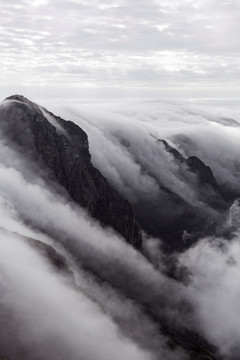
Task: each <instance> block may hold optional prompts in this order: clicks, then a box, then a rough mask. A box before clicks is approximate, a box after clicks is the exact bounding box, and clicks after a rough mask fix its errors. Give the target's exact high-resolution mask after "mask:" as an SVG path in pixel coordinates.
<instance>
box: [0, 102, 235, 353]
mask: <svg viewBox="0 0 240 360" xmlns="http://www.w3.org/2000/svg"><path fill="white" fill-rule="evenodd" d="M50 110H51V109H50ZM57 114H59V115H61V116H62V117H64V118H66V119H69V120H72V121H74V122H76V123H77V124H79V125H80V126H81V127H82V128H83V129H84V130H85V131H86V132H87V134H88V137H89V144H90V152H91V156H92V162H93V164H94V165H95V166H96V167H97V168H99V170H100V171H101V172H102V173H103V174H104V175H105V176H106V178H107V179H108V180H109V182H110V183H111V184H112V185H113V186H114V187H115V188H116V189H118V190H119V192H121V193H122V194H123V195H124V196H126V197H127V198H128V199H129V200H130V201H131V202H132V203H133V204H136V203H137V202H138V201H139V199H141V200H142V199H144V201H145V202H151V201H154V199H155V197H158V198H161V192H162V188H163V187H164V186H167V187H168V188H169V189H170V190H171V191H172V192H174V193H175V194H177V195H179V196H181V198H182V199H183V200H184V201H185V202H186V203H187V204H192V203H194V204H195V205H194V206H196V207H197V208H199V209H203V210H202V211H206V212H207V213H208V214H211V215H212V214H213V215H215V212H216V213H217V211H215V210H214V209H213V208H211V206H209V205H208V204H207V203H205V202H204V200H203V198H202V197H201V194H200V193H199V190H198V188H197V182H196V178H195V176H194V174H192V173H190V172H189V171H188V169H187V168H186V169H184V172H183V169H182V168H181V167H180V165H179V164H178V163H177V162H176V159H175V158H174V157H173V155H171V154H170V153H168V152H167V151H166V149H165V147H164V146H163V144H162V143H161V142H159V141H158V140H162V139H165V140H167V141H168V143H169V144H170V145H171V146H172V147H174V148H175V149H177V150H178V151H179V152H180V153H181V154H182V156H183V157H187V156H192V155H196V156H198V157H199V158H200V159H201V160H202V161H204V163H205V164H206V165H208V166H210V167H211V169H212V171H213V174H214V176H215V178H216V180H217V182H218V183H219V184H220V185H221V186H223V187H224V189H225V188H226V189H230V190H231V191H234V192H235V193H237V191H239V190H240V189H239V181H238V179H239V171H240V163H239V160H238V147H239V146H238V144H239V140H240V130H239V125H238V124H239V121H240V116H239V114H238V113H237V111H236V110H234V111H233V110H229V109H228V110H221V111H220V110H218V111H217V110H216V109H215V108H211V109H209V108H206V107H204V106H198V107H196V106H191V105H189V104H188V105H186V104H184V105H179V104H177V103H171V104H170V103H159V102H152V103H142V104H138V103H136V102H135V103H111V104H105V105H104V104H103V105H101V106H100V105H96V106H95V108H94V109H93V106H92V105H91V106H86V105H85V106H79V107H72V108H68V109H60V110H58V112H57ZM53 125H54V124H53ZM185 170H186V171H185ZM186 174H187V175H186ZM46 179H47V177H46V175H44V176H43V170H38V169H37V167H36V165H34V164H32V163H31V162H30V160H26V159H24V157H22V155H20V154H18V153H17V152H16V151H15V149H14V148H12V146H11V145H10V144H9V143H7V142H6V141H5V140H4V139H3V138H1V139H0V254H1V255H0V292H1V298H0V322H1V327H2V329H4V331H1V334H0V356H3V357H6V360H11V359H13V360H14V359H21V360H25V359H26V360H27V359H30V360H35V359H36V360H43V359H44V360H45V359H53V360H55V359H56V360H66V359H69V360H76V359H79V360H97V359H99V360H101V359H102V360H108V359H114V360H118V359H129V360H135V359H136V360H158V359H166V360H181V359H183V360H184V359H188V358H189V356H188V354H187V352H186V351H184V350H183V348H182V346H181V344H180V345H176V342H175V339H174V338H172V339H171V340H172V344H171V346H170V345H169V338H168V337H167V336H166V334H165V333H164V334H163V333H162V332H161V330H160V327H159V324H160V323H164V324H165V325H166V326H169V327H171V328H173V329H174V331H176V333H178V334H180V333H184V331H188V333H191V334H196V333H198V334H199V335H200V336H201V337H202V339H204V341H205V340H206V342H208V343H210V344H212V345H214V346H216V348H217V352H218V353H220V354H221V355H222V356H223V357H224V359H236V360H237V359H238V353H239V350H240V349H239V343H240V325H239V323H240V322H239V319H240V308H239V296H240V288H239V277H240V262H239V257H240V245H239V244H240V242H239V233H238V227H239V222H238V218H239V213H240V211H239V203H238V202H237V201H236V202H235V203H234V205H233V206H232V207H231V208H230V209H226V210H225V211H224V215H223V219H224V220H223V222H222V224H221V226H222V229H224V230H225V231H226V232H227V229H228V228H233V227H234V231H235V233H234V237H232V239H231V240H226V239H225V238H224V235H223V234H224V231H222V233H221V234H222V235H221V236H220V235H218V236H212V237H205V238H203V239H199V241H198V242H197V243H196V244H195V245H192V246H191V247H190V248H189V249H188V250H185V251H184V252H183V253H181V254H178V255H177V254H174V256H173V257H172V258H171V260H174V266H175V268H176V272H177V273H178V274H181V276H179V277H176V276H175V277H169V276H167V275H166V273H167V271H168V269H167V265H166V263H167V261H166V260H168V258H166V256H167V255H166V254H165V253H164V252H163V251H162V249H161V244H162V239H161V238H160V239H159V238H151V237H149V236H148V235H147V234H145V236H144V244H143V253H140V252H138V251H136V250H135V249H134V248H132V247H131V246H130V245H128V244H127V243H126V242H125V241H124V240H123V239H122V238H121V237H120V236H119V235H118V234H116V233H115V232H114V231H113V230H112V229H108V228H102V227H101V224H99V223H97V222H96V220H94V219H92V218H91V217H90V215H89V214H88V213H87V212H86V211H85V210H83V209H81V208H80V207H79V206H77V205H76V204H74V203H73V202H71V201H70V200H69V197H68V196H67V195H64V191H59V186H56V188H54V186H53V182H52V180H51V181H50V180H49V183H48V181H47V180H46ZM172 211H174V209H172ZM37 241H40V242H41V243H43V244H45V245H43V246H46V247H49V246H50V247H51V248H52V249H54V251H55V252H56V254H57V255H56V256H61V257H62V258H63V259H64V262H65V269H64V270H63V271H61V269H57V268H56V266H55V265H54V261H53V259H51V256H50V258H49V256H46V254H44V251H39V249H38V248H37V247H36V246H34V243H38V242H37ZM177 278H178V280H177ZM188 333H186V334H188ZM186 336H187V335H186ZM173 344H174V346H173Z"/></svg>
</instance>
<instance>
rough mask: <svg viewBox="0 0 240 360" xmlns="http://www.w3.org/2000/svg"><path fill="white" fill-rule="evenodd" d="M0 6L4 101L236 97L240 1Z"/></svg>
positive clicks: (75, 0)
mask: <svg viewBox="0 0 240 360" xmlns="http://www.w3.org/2000/svg"><path fill="white" fill-rule="evenodd" d="M0 5H1V7H0V16H1V20H2V21H1V26H0V44H1V59H0V65H1V69H2V72H1V75H0V79H1V86H0V97H1V98H2V99H4V98H5V97H7V96H9V95H11V94H15V93H20V94H23V95H25V96H26V97H29V98H30V99H32V100H34V101H39V100H40V101H41V100H50V99H51V100H57V99H59V100H65V99H72V100H74V101H76V100H78V99H81V100H86V99H99V100H107V99H132V98H138V99H142V98H164V99H166V98H170V99H187V98H209V99H212V98H221V99H225V98H226V99H227V98H238V97H239V94H240V86H239V84H238V83H237V82H236V79H237V78H238V77H239V73H240V66H239V52H240V46H239V42H238V40H237V37H236V34H238V32H239V30H240V25H239V21H238V19H239V14H240V3H239V1H233V0H227V1H226V0H218V1H216V0H209V1H206V0H182V1H180V0H174V1H166V0H150V1H148V2H147V3H145V2H143V1H142V0H136V1H135V2H129V1H127V0H112V1H109V0H101V1H99V0H95V1H92V2H87V1H85V0H68V1H67V0H58V1H57V0H51V1H49V0H34V1H30V0H20V1H17V0H11V1H8V2H4V1H2V0H0Z"/></svg>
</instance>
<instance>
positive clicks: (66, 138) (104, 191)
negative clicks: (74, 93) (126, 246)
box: [0, 95, 141, 248]
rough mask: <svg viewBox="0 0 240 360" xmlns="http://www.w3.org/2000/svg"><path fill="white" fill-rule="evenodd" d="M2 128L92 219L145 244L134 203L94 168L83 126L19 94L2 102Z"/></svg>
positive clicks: (133, 241) (137, 246) (132, 240)
mask: <svg viewBox="0 0 240 360" xmlns="http://www.w3.org/2000/svg"><path fill="white" fill-rule="evenodd" d="M0 130H1V131H2V132H3V133H4V135H6V136H7V138H8V139H9V140H10V141H11V142H13V143H14V144H15V145H16V146H18V148H19V149H20V151H22V152H24V153H25V155H26V156H29V157H31V158H33V159H34V160H35V161H36V160H37V161H38V162H39V163H40V165H41V166H42V167H43V168H44V169H45V170H47V171H48V172H50V174H52V175H53V177H54V179H55V180H56V181H57V182H58V183H59V184H60V185H62V186H63V187H64V188H65V189H66V191H67V192H68V194H69V195H70V197H71V198H72V199H73V200H74V201H75V202H77V203H78V204H79V205H81V206H82V207H84V208H85V209H87V210H88V211H89V213H90V214H91V215H92V216H93V217H95V218H96V219H97V220H99V221H100V222H101V223H102V224H103V225H106V226H110V227H112V228H113V229H115V230H116V231H117V232H118V233H119V234H121V235H122V236H123V237H124V238H125V239H126V240H127V241H128V242H129V243H130V244H132V245H133V246H135V247H136V248H140V247H141V234H140V231H139V228H138V225H137V223H136V220H135V217H134V214H133V212H132V209H131V206H130V204H129V203H128V201H127V200H125V199H124V198H123V197H122V196H121V195H120V194H119V193H118V192H117V191H116V190H114V189H113V188H112V187H111V186H110V185H109V183H108V182H107V180H106V179H105V178H104V177H103V175H102V174H101V173H100V172H99V171H98V170H97V169H95V168H94V167H93V165H92V163H91V156H90V153H89V150H88V138H87V135H86V133H85V132H84V131H83V130H82V129H81V128H79V127H78V126H77V125H75V124H74V123H73V122H71V121H66V120H63V119H61V118H60V117H56V116H55V115H53V114H51V113H50V112H48V111H47V110H46V109H43V108H41V107H39V106H38V105H36V104H34V103H32V102H31V101H29V100H28V99H26V98H24V97H23V96H20V95H14V96H10V97H9V98H7V99H6V100H5V101H4V102H3V103H2V104H1V106H0Z"/></svg>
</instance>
